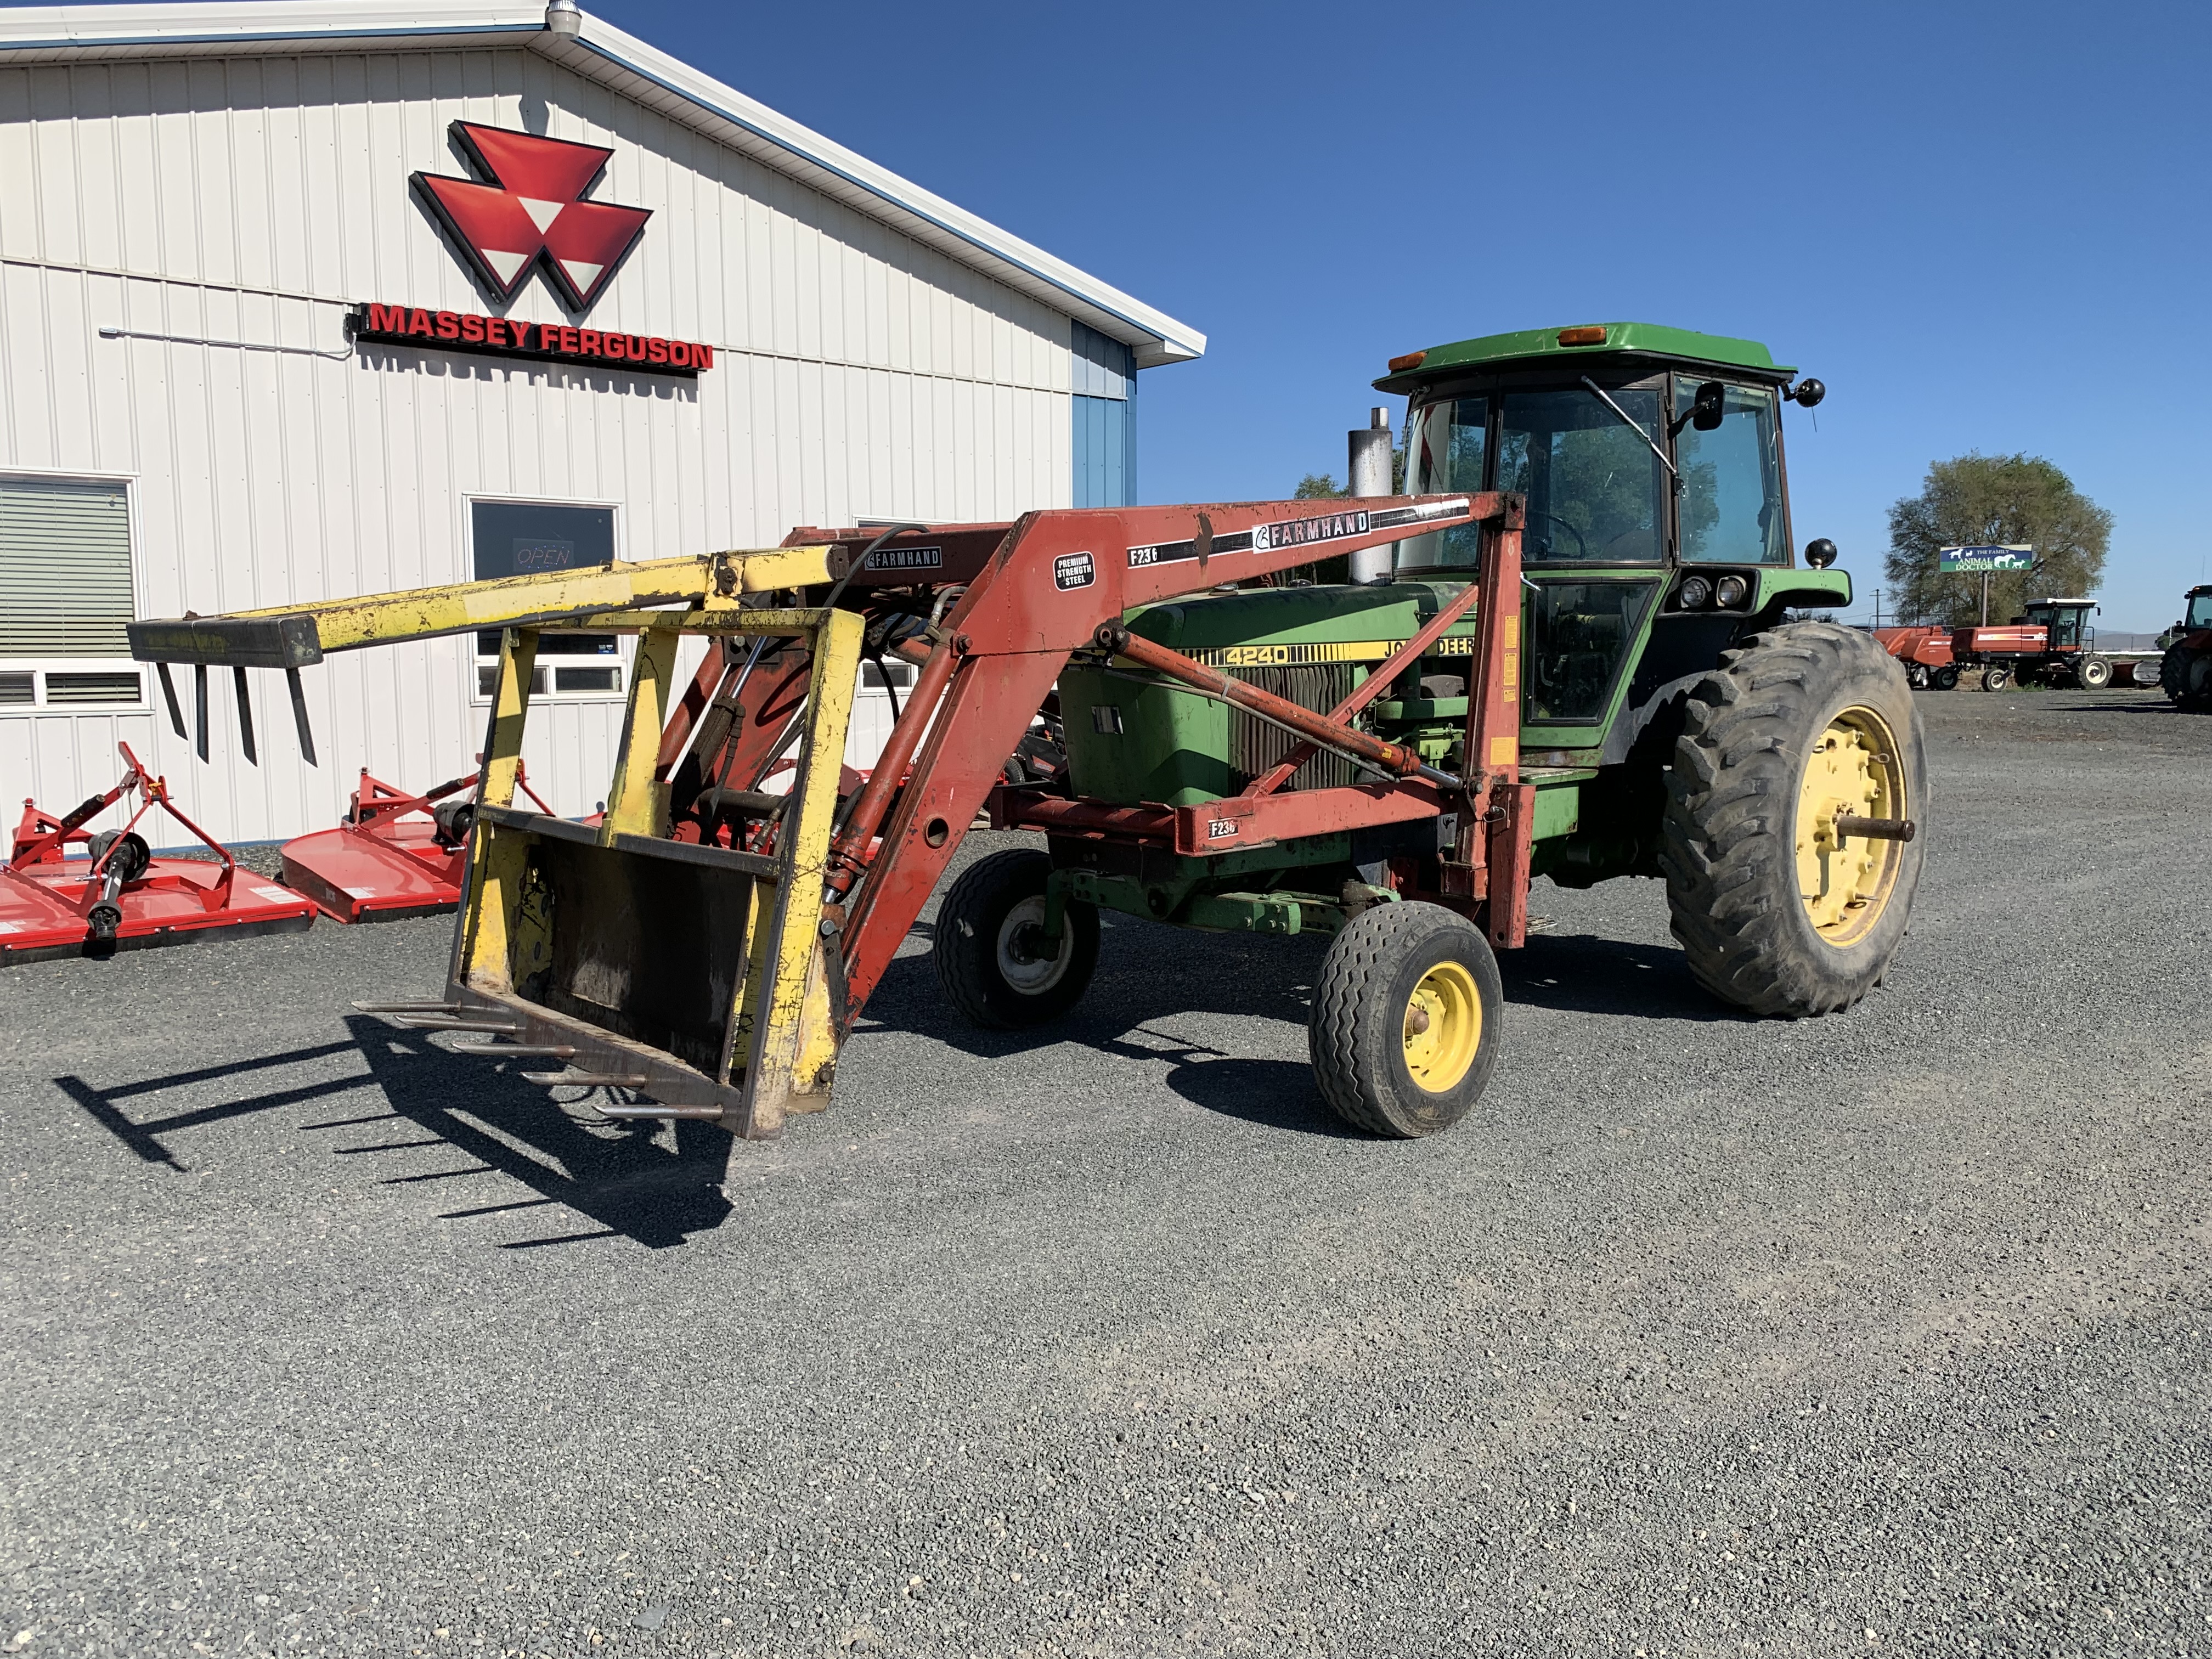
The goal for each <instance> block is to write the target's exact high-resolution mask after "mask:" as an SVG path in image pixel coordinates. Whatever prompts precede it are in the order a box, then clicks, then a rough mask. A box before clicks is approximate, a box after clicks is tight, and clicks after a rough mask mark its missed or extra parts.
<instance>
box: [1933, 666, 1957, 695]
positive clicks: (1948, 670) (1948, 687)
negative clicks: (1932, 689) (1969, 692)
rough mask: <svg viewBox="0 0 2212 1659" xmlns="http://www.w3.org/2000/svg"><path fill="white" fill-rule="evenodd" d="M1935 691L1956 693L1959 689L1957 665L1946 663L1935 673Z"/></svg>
mask: <svg viewBox="0 0 2212 1659" xmlns="http://www.w3.org/2000/svg"><path fill="white" fill-rule="evenodd" d="M1958 689H1959V669H1958V665H1957V664H1955V663H1946V664H1945V665H1943V666H1942V667H1941V668H1939V669H1937V670H1936V690H1938V691H1956V690H1958Z"/></svg>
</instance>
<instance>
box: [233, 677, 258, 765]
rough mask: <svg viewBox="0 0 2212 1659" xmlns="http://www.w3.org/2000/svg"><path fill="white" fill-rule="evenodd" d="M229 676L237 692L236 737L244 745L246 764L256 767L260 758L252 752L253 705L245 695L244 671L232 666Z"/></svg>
mask: <svg viewBox="0 0 2212 1659" xmlns="http://www.w3.org/2000/svg"><path fill="white" fill-rule="evenodd" d="M230 676H231V684H233V685H234V686H235V687H236V688H237V690H238V735H239V737H240V739H241V740H242V741H243V742H244V743H245V744H246V764H247V765H248V766H258V765H260V764H261V757H260V756H258V755H257V754H255V753H254V752H253V704H252V702H251V701H250V700H249V699H248V698H247V697H246V671H245V670H244V669H243V668H240V667H239V666H237V665H235V664H234V665H232V667H231V671H230Z"/></svg>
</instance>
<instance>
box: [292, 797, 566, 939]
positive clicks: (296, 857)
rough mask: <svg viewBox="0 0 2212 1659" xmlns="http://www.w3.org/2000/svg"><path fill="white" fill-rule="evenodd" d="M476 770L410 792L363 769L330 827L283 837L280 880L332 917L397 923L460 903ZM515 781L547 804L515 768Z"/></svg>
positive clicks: (535, 801)
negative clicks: (337, 819)
mask: <svg viewBox="0 0 2212 1659" xmlns="http://www.w3.org/2000/svg"><path fill="white" fill-rule="evenodd" d="M476 787H477V774H475V773H474V772H471V773H470V774H469V775H467V776H466V777H464V778H454V779H453V780H452V781H450V782H447V783H441V784H440V785H439V786H438V787H436V788H435V789H427V790H425V791H423V793H421V794H419V795H410V794H409V793H407V792H406V791H405V790H404V789H396V788H394V787H392V785H390V784H388V783H386V782H384V781H382V780H380V779H378V778H374V777H372V776H370V775H369V771H368V768H367V767H365V766H364V767H363V768H362V770H361V787H359V788H357V789H356V790H355V791H354V793H353V799H352V801H351V803H350V804H349V805H348V806H347V808H346V815H345V817H343V819H342V820H340V822H339V823H338V825H337V828H336V829H316V830H312V831H310V832H309V833H308V834H307V835H304V836H295V837H294V838H293V839H292V840H290V841H289V842H285V843H284V884H285V885H286V886H288V887H290V888H293V889H295V890H296V891H298V892H300V893H301V894H302V895H304V896H307V898H309V899H312V900H313V902H314V904H315V908H317V909H319V910H320V911H321V912H322V913H323V914H324V915H326V916H328V917H330V919H331V921H343V922H364V921H402V920H404V919H405V918H406V917H409V916H428V915H436V914H437V913H439V912H440V911H443V910H450V909H452V908H453V907H454V906H455V905H456V904H458V903H459V902H460V898H461V881H462V878H463V876H464V875H465V873H466V871H467V868H468V840H469V828H470V826H471V823H474V822H475V818H476V801H475V795H474V791H475V789H476ZM515 787H517V788H519V789H520V790H521V791H522V793H524V794H526V795H527V796H528V797H529V798H530V799H531V801H532V803H533V804H534V805H536V806H537V808H538V811H541V812H544V813H546V814H547V815H549V816H550V815H551V813H552V811H553V809H552V808H551V807H550V806H548V805H546V804H545V802H544V800H543V799H540V798H539V796H538V792H537V791H536V790H534V789H532V787H530V783H529V781H528V779H527V778H526V777H525V776H524V775H523V773H522V769H521V766H520V763H517V765H516V768H515Z"/></svg>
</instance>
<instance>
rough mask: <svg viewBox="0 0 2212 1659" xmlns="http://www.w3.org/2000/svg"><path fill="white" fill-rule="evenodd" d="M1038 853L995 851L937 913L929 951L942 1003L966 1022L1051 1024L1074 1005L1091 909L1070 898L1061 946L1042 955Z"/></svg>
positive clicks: (1086, 957)
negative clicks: (934, 936) (942, 990)
mask: <svg viewBox="0 0 2212 1659" xmlns="http://www.w3.org/2000/svg"><path fill="white" fill-rule="evenodd" d="M1051 874H1052V860H1051V858H1050V856H1049V855H1048V854H1043V853H1036V852H1030V851H1027V850H1018V851H1014V852H1008V853H994V854H992V855H991V856H990V857H989V858H987V859H984V860H981V862H980V863H977V864H975V865H972V866H969V869H968V870H967V871H966V872H964V873H963V875H962V876H961V878H960V879H959V880H957V881H956V882H954V883H953V884H952V890H951V891H950V892H948V893H946V894H945V902H944V904H943V905H942V906H940V907H939V910H938V913H937V943H936V946H935V948H934V949H933V951H931V955H932V957H933V958H934V959H935V961H936V963H937V982H938V983H939V985H941V986H943V987H945V999H946V1000H948V1001H950V1002H951V1004H952V1006H954V1007H955V1008H957V1009H958V1010H959V1011H960V1012H961V1013H962V1014H963V1015H964V1016H966V1018H968V1020H969V1023H970V1024H975V1025H980V1026H982V1027H983V1028H984V1029H985V1030H996V1031H1013V1030H1023V1029H1024V1028H1026V1027H1029V1026H1032V1025H1042V1024H1046V1023H1047V1022H1048V1021H1050V1020H1055V1019H1058V1018H1060V1016H1061V1015H1062V1014H1064V1013H1066V1012H1067V1011H1068V1010H1069V1009H1070V1008H1073V1006H1075V1005H1076V1002H1077V1001H1078V1000H1079V999H1080V998H1081V997H1082V995H1083V992H1084V988H1085V987H1086V986H1088V985H1089V984H1090V983H1091V973H1092V971H1093V970H1094V969H1097V966H1098V911H1097V907H1096V906H1094V905H1090V904H1085V903H1084V902H1082V901H1081V900H1079V899H1070V900H1069V901H1068V902H1067V903H1066V905H1065V906H1064V907H1063V910H1062V915H1063V921H1062V922H1061V926H1060V948H1059V950H1058V951H1055V952H1054V953H1053V954H1051V955H1050V956H1047V955H1045V954H1044V953H1043V951H1042V942H1041V940H1040V939H1038V938H1037V930H1038V929H1039V928H1040V927H1041V926H1042V923H1043V921H1044V894H1045V883H1046V881H1047V879H1048V878H1049V877H1050V876H1051Z"/></svg>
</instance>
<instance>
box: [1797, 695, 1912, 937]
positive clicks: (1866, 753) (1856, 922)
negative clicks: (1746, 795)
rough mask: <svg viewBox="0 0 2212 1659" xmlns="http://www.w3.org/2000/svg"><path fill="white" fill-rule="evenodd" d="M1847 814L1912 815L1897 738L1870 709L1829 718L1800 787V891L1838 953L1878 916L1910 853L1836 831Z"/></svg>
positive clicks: (1807, 910) (1817, 925)
mask: <svg viewBox="0 0 2212 1659" xmlns="http://www.w3.org/2000/svg"><path fill="white" fill-rule="evenodd" d="M1844 814H1850V815H1851V816H1854V817H1866V818H1902V817H1910V816H1911V813H1910V811H1909V810H1908V807H1907V803H1906V801H1905V767H1904V763H1902V762H1901V761H1900V760H1899V757H1898V752H1897V740H1896V738H1894V737H1893V735H1892V734H1891V732H1890V729H1889V726H1888V724H1887V722H1886V721H1884V720H1883V719H1882V718H1881V715H1879V714H1875V712H1874V710H1873V709H1871V708H1846V709H1844V712H1843V713H1842V714H1838V715H1837V716H1836V717H1835V719H1833V720H1830V721H1829V722H1828V729H1827V730H1826V732H1822V733H1821V734H1820V739H1819V740H1818V741H1817V742H1816V743H1814V745H1813V748H1812V751H1811V752H1810V753H1809V754H1808V755H1807V756H1806V757H1805V777H1804V781H1803V782H1802V783H1801V784H1800V785H1799V786H1798V789H1797V891H1798V893H1799V894H1800V895H1801V896H1802V897H1803V899H1804V901H1805V914H1806V915H1807V916H1808V917H1809V918H1810V919H1811V921H1812V923H1813V931H1814V933H1818V934H1819V935H1820V937H1821V938H1822V939H1826V941H1827V942H1828V943H1829V944H1831V945H1834V946H1836V947H1837V948H1838V950H1840V949H1842V948H1843V947H1844V946H1845V945H1854V944H1856V943H1857V942H1858V940H1860V939H1863V938H1864V937H1865V936H1866V933H1867V930H1868V929H1869V928H1870V927H1873V926H1874V925H1875V922H1877V921H1881V914H1882V912H1883V911H1884V910H1885V909H1887V908H1888V905H1889V896H1890V894H1891V893H1892V892H1893V891H1894V890H1896V887H1897V871H1898V866H1899V864H1900V863H1901V862H1902V860H1903V858H1904V851H1905V849H1904V845H1903V843H1901V842H1893V841H1874V840H1871V839H1869V838H1868V837H1867V836H1849V837H1841V836H1838V835H1837V834H1836V819H1837V818H1838V817H1839V816H1842V815H1844Z"/></svg>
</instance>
